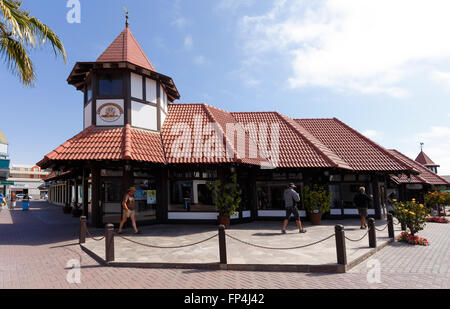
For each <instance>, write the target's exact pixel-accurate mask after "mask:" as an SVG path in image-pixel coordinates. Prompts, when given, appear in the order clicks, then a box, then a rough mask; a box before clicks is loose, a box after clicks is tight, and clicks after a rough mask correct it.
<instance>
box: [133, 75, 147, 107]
mask: <svg viewBox="0 0 450 309" xmlns="http://www.w3.org/2000/svg"><path fill="white" fill-rule="evenodd" d="M131 96H132V97H133V98H136V99H140V100H143V99H144V94H143V88H142V76H141V75H138V74H135V73H131Z"/></svg>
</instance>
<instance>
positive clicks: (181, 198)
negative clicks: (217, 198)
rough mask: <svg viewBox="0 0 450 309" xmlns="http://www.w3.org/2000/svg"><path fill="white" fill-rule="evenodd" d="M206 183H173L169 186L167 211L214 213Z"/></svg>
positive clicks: (212, 202)
mask: <svg viewBox="0 0 450 309" xmlns="http://www.w3.org/2000/svg"><path fill="white" fill-rule="evenodd" d="M207 183H208V182H207V181H204V180H193V181H175V182H173V183H171V185H170V205H169V211H175V212H184V211H187V212H190V211H192V212H215V211H216V206H215V205H214V199H213V196H212V192H211V191H210V190H209V189H208V185H207Z"/></svg>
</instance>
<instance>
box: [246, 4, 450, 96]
mask: <svg viewBox="0 0 450 309" xmlns="http://www.w3.org/2000/svg"><path fill="white" fill-rule="evenodd" d="M449 11H450V1H448V0H429V1H423V0H395V1H392V0H376V1H375V0H346V1H342V0H289V1H287V0H277V1H275V2H274V5H273V7H272V9H271V10H270V11H268V12H266V13H265V14H263V15H259V16H245V17H243V18H242V20H241V24H240V29H241V31H242V32H241V35H242V37H243V38H245V43H244V45H243V47H244V50H245V51H246V52H247V53H248V55H249V57H264V56H268V57H269V55H270V57H271V61H274V58H273V52H276V53H277V54H278V55H279V57H280V58H279V59H281V60H276V61H282V59H286V60H287V61H288V62H289V65H290V67H291V69H292V73H291V76H290V78H289V79H288V80H289V84H290V86H291V87H293V88H300V87H310V86H315V87H316V86H317V87H327V88H332V89H334V90H338V91H349V92H357V93H363V94H385V95H389V96H392V97H399V98H402V97H406V96H408V95H410V92H409V90H408V89H405V88H403V87H402V85H401V82H402V81H404V80H406V78H408V77H410V76H411V75H412V74H419V71H421V70H424V69H428V70H431V71H433V70H436V69H434V68H433V65H436V66H437V63H438V62H439V61H442V60H443V59H448V58H450V40H448V39H447V36H448V35H447V31H448V30H447V29H449V28H450V18H448V12H449ZM275 59H277V58H275ZM431 71H430V72H431ZM421 72H422V71H421ZM441 77H442V78H443V77H445V76H442V75H441Z"/></svg>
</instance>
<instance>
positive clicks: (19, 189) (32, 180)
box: [7, 164, 50, 199]
mask: <svg viewBox="0 0 450 309" xmlns="http://www.w3.org/2000/svg"><path fill="white" fill-rule="evenodd" d="M49 174H50V171H48V170H41V168H40V167H39V166H36V165H19V164H12V165H11V171H10V176H9V178H8V181H9V183H10V185H8V189H7V194H11V192H15V193H16V194H19V193H28V194H29V195H30V196H31V197H32V199H40V198H43V197H44V194H45V191H42V194H41V190H40V189H39V187H40V186H42V185H43V184H44V179H45V178H46V177H47V176H48V175H49Z"/></svg>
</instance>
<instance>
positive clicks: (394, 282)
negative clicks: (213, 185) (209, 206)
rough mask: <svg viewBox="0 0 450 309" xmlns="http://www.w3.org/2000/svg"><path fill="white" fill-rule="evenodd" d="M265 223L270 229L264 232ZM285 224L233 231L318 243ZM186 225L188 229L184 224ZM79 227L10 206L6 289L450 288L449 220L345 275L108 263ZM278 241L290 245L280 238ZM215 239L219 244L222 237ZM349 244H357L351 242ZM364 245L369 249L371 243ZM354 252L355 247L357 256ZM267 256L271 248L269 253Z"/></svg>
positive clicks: (4, 235) (2, 280)
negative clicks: (92, 252)
mask: <svg viewBox="0 0 450 309" xmlns="http://www.w3.org/2000/svg"><path fill="white" fill-rule="evenodd" d="M19 205H20V203H18V206H19ZM342 222H343V224H344V225H345V226H347V229H348V235H347V236H349V237H352V238H353V237H354V238H357V236H358V235H361V233H362V231H360V230H356V229H354V230H351V226H354V225H355V221H354V220H353V221H352V220H345V221H342ZM258 224H262V225H263V226H264V227H265V228H264V229H263V230H258V229H257V227H258ZM278 225H279V224H277V223H275V222H269V223H267V222H265V223H252V224H251V225H245V224H244V225H240V226H233V227H232V229H231V230H229V231H227V232H229V233H230V234H231V233H236V235H244V236H245V235H247V236H245V237H248V238H249V239H250V240H251V241H252V242H255V243H257V244H261V245H268V244H276V245H277V247H284V246H285V245H287V246H289V245H292V244H296V245H297V244H298V245H301V244H303V243H308V242H309V241H310V240H311V239H310V238H307V237H312V236H306V235H300V234H298V233H295V230H294V226H293V225H292V226H291V230H290V233H289V234H288V235H284V236H285V238H281V237H282V236H281V235H277V233H279V231H278V230H279V229H278V228H277V227H278ZM174 227H176V226H157V227H155V228H153V227H151V226H149V227H146V228H145V230H144V231H145V233H144V235H143V236H141V237H142V240H143V241H150V235H151V234H152V233H154V232H156V231H157V230H159V231H164V230H166V233H167V234H169V233H174V234H173V235H172V236H177V235H176V234H177V233H179V232H180V231H178V232H175V231H174V230H173V228H174ZM249 227H251V228H249ZM181 228H183V227H182V226H180V229H181ZM308 228H309V230H312V229H320V230H322V229H323V230H324V231H323V232H321V233H323V235H325V234H326V233H327V232H329V231H332V226H331V225H327V224H326V222H325V225H324V226H321V227H308ZM202 229H203V228H202ZM78 232H79V219H75V218H72V217H71V216H69V215H64V214H63V213H62V211H61V209H60V208H59V207H56V206H52V205H49V204H47V203H44V202H32V205H31V210H30V211H29V212H22V211H21V210H20V209H16V210H13V211H10V210H2V211H1V212H0V257H1V258H0V288H131V289H134V288H159V289H167V288H188V289H192V288H194V289H208V288H219V289H222V288H224V289H234V288H236V289H239V288H244V289H247V288H253V289H259V288H261V289H266V288H275V289H286V288H291V289H300V288H417V289H421V288H450V265H449V264H450V263H449V260H450V241H449V236H450V225H449V224H431V223H430V224H428V225H427V227H426V229H425V230H424V231H423V232H422V233H421V236H423V237H427V238H428V239H429V241H430V243H431V246H429V247H420V246H410V245H406V244H400V243H393V244H389V245H388V246H387V247H386V248H384V249H383V250H381V251H379V252H378V253H376V254H375V255H373V256H372V257H371V258H370V259H369V260H367V261H365V262H363V263H361V264H359V265H357V266H356V267H354V268H353V269H351V270H350V271H349V272H347V273H345V274H328V273H312V274H311V273H297V272H250V271H222V270H221V271H218V270H217V271H216V270H189V269H139V268H112V267H105V266H102V265H100V264H99V263H98V262H96V261H95V260H94V259H93V258H91V257H90V256H89V255H87V254H86V253H85V252H84V251H82V250H81V248H80V246H79V245H78ZM214 232H215V228H214V227H211V228H210V230H203V231H201V232H199V233H204V235H209V234H210V233H214ZM308 233H310V232H308ZM308 233H307V234H308ZM397 233H398V232H397ZM308 235H313V234H312V233H311V234H308ZM125 236H127V234H126V235H125ZM170 236H171V235H165V236H164V237H163V238H162V239H164V242H162V243H165V244H171V242H170ZM198 236H199V235H197V234H196V233H193V234H192V235H188V236H185V237H186V238H185V239H184V240H183V242H184V241H186V242H187V241H190V240H191V239H198V238H200V237H198ZM244 236H242V237H244ZM190 237H192V238H190ZM152 239H154V238H152ZM278 239H280V240H283V241H284V242H283V243H277V242H278ZM177 242H178V243H179V244H182V243H183V242H182V241H177ZM212 242H213V243H214V244H215V242H216V240H212ZM232 242H233V240H231V241H229V244H228V245H229V250H230V251H231V250H232V247H233V246H236V244H233V243H232ZM347 245H348V246H350V244H349V242H347ZM118 246H119V242H116V248H117V247H118ZM216 246H217V245H216ZM364 246H365V247H367V245H366V244H364ZM326 247H327V245H326V244H325V245H324V247H323V248H322V249H323V250H330V251H333V252H334V250H335V246H334V241H331V243H330V244H329V247H330V248H326ZM153 250H154V249H150V251H151V253H149V254H147V256H152V257H156V256H157V255H154V253H153ZM252 250H253V249H252ZM254 250H255V251H256V250H257V249H256V248H255V249H254ZM258 250H259V249H258ZM238 251H239V250H238ZM318 251H321V250H318ZM350 252H351V249H349V254H350ZM322 253H323V252H322ZM166 254H167V253H166ZM195 254H197V253H195ZM261 254H262V255H264V254H268V253H267V252H266V250H263V251H262V253H261ZM270 254H274V253H270ZM258 255H259V253H255V255H254V256H253V257H251V258H256V257H257V256H258ZM229 258H231V259H238V258H242V257H239V256H236V257H234V256H230V257H229ZM270 258H272V257H270ZM73 261H79V262H80V264H81V283H69V282H68V281H67V280H66V278H67V274H68V273H69V272H70V270H71V267H72V266H70V265H71V264H70V262H73ZM373 261H376V262H377V263H379V266H380V270H381V275H380V277H379V280H376V281H375V282H374V281H373V280H368V271H371V270H373V268H371V267H372V265H374V264H373ZM368 262H369V263H368ZM68 263H69V264H68ZM68 265H69V266H68ZM369 274H370V273H369ZM369 277H370V276H369ZM369 279H370V278H369Z"/></svg>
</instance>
